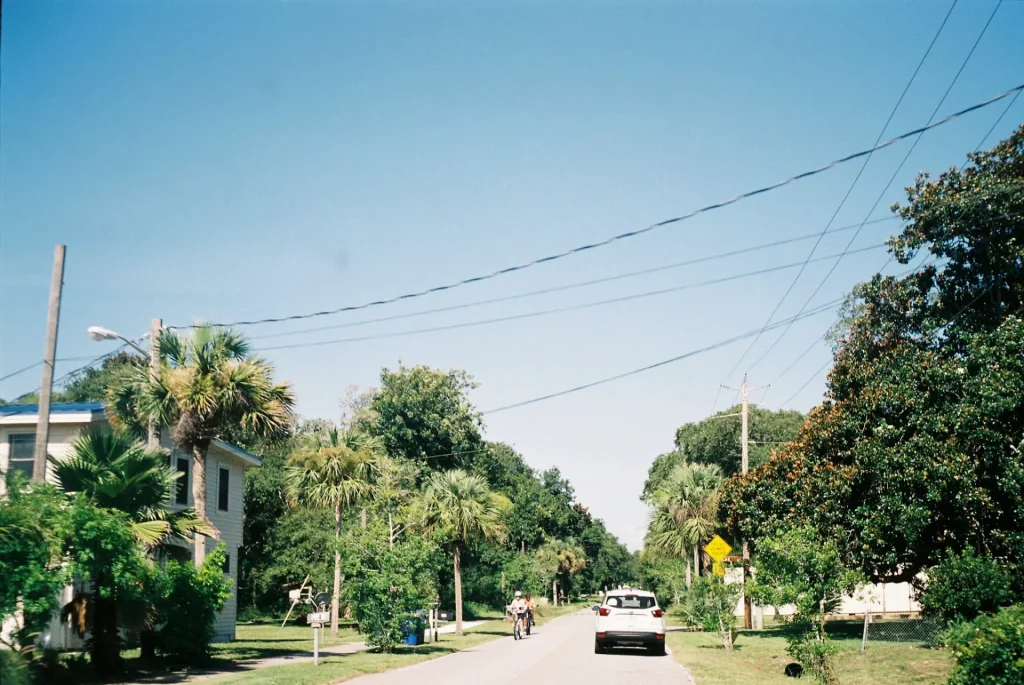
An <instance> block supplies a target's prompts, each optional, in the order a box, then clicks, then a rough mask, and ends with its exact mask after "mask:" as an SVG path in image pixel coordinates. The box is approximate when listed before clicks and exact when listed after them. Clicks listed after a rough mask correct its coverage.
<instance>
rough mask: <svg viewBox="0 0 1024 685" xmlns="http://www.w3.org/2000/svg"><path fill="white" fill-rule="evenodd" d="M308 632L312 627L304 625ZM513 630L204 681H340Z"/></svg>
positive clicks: (568, 609) (486, 629)
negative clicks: (385, 652)
mask: <svg viewBox="0 0 1024 685" xmlns="http://www.w3.org/2000/svg"><path fill="white" fill-rule="evenodd" d="M582 608H583V605H582V604H572V605H568V606H560V607H558V608H555V607H543V608H542V609H541V610H540V611H538V615H537V624H538V625H543V624H544V623H546V622H548V621H550V620H552V619H554V618H558V617H559V616H565V615H566V614H570V613H572V612H574V611H579V610H580V609H582ZM303 630H305V631H306V632H307V633H308V632H309V628H304V629H303ZM511 632H512V628H511V624H510V623H509V622H507V621H504V620H501V619H494V620H489V621H487V622H485V623H484V624H482V625H480V626H477V627H476V628H473V629H471V630H467V631H466V634H465V635H463V636H462V637H456V636H454V635H441V636H440V637H441V639H440V641H439V642H437V643H436V644H426V645H422V646H420V647H401V648H399V649H397V650H396V651H395V652H394V653H393V654H374V653H370V652H358V653H356V654H344V655H330V656H326V657H324V658H321V659H320V665H319V666H314V665H313V664H312V663H302V664H294V665H291V664H288V665H281V666H268V667H266V668H260V669H258V670H249V671H244V668H245V666H244V664H243V665H238V664H236V665H235V666H236V668H239V672H237V673H230V674H225V675H223V676H220V677H217V678H213V679H211V680H204V681H203V682H204V683H211V685H212V684H214V683H247V684H248V685H257V684H259V685H278V684H283V683H297V684H299V685H316V684H320V683H336V682H340V681H343V680H348V679H350V678H355V677H357V676H361V675H366V674H369V673H380V672H382V671H388V670H391V669H393V668H401V667H404V666H411V665H413V664H417V663H419V662H422V661H428V660H430V659H436V658H438V657H442V656H445V655H448V654H453V653H455V652H458V651H460V650H463V649H468V648H470V647H475V646H476V645H479V644H483V643H484V642H490V641H491V640H496V639H498V638H501V637H508V636H509V635H510V634H511ZM238 634H239V642H242V641H243V640H245V641H250V642H251V641H253V638H252V637H251V635H249V634H248V631H243V630H242V626H239V630H238ZM306 637H307V644H306V645H305V646H304V647H302V648H301V649H302V650H303V651H308V650H309V649H310V648H311V644H310V643H311V638H310V636H309V635H307V636H306ZM232 644H237V643H232Z"/></svg>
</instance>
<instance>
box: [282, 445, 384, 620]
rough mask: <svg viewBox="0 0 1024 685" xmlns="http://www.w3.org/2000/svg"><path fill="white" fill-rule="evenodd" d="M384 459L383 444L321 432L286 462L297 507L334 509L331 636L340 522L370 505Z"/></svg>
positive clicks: (337, 586) (338, 580)
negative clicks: (349, 511)
mask: <svg viewBox="0 0 1024 685" xmlns="http://www.w3.org/2000/svg"><path fill="white" fill-rule="evenodd" d="M381 458H382V450H381V447H380V442H379V441H378V440H377V439H376V438H371V437H368V436H366V435H364V434H362V433H358V432H355V431H347V432H344V433H342V432H341V431H339V430H338V429H337V428H334V427H331V428H328V429H326V430H317V431H315V432H313V433H312V434H310V435H309V436H307V438H306V440H305V444H303V445H302V446H301V447H300V448H299V449H298V450H296V451H295V452H294V453H293V454H292V455H291V457H290V458H289V460H288V468H287V470H286V471H285V484H286V487H287V490H288V496H289V498H290V499H291V500H292V502H294V503H300V504H305V505H307V506H311V507H319V508H329V509H333V510H334V543H335V546H334V588H333V592H332V594H331V634H332V635H337V634H338V605H339V599H340V596H341V548H340V542H341V520H342V515H343V513H344V510H345V509H346V508H347V507H351V506H354V505H356V504H359V503H360V502H365V501H367V500H368V499H369V498H370V497H371V496H372V494H373V489H374V486H373V483H374V478H375V476H376V473H377V471H378V469H379V465H380V461H381Z"/></svg>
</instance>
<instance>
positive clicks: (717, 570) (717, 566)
mask: <svg viewBox="0 0 1024 685" xmlns="http://www.w3.org/2000/svg"><path fill="white" fill-rule="evenodd" d="M711 571H712V572H713V573H714V574H715V575H716V576H724V575H725V564H724V563H722V562H721V561H716V562H715V563H714V564H712V565H711Z"/></svg>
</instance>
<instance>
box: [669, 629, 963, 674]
mask: <svg viewBox="0 0 1024 685" xmlns="http://www.w3.org/2000/svg"><path fill="white" fill-rule="evenodd" d="M846 628H850V629H846ZM785 631H786V629H785V628H783V627H772V628H766V629H764V630H758V631H744V632H741V633H740V634H739V637H738V638H737V639H736V645H735V647H734V650H733V652H732V653H731V654H730V653H727V652H726V651H725V650H724V649H723V648H722V642H721V640H719V639H718V636H717V635H715V634H711V633H692V632H691V633H687V632H670V633H669V634H668V637H667V640H668V645H669V647H671V648H672V653H673V655H674V656H675V659H676V661H678V662H679V663H681V664H683V665H684V666H686V667H687V668H688V669H689V670H690V672H691V673H692V674H693V677H694V679H695V680H696V681H697V685H726V684H727V683H728V684H729V685H791V684H792V683H793V682H794V681H793V679H792V678H787V677H786V676H785V674H784V673H783V669H785V667H786V664H789V663H792V661H793V659H792V658H791V657H790V656H789V655H788V654H786V639H785ZM832 637H833V639H834V640H835V642H836V644H837V645H838V647H839V650H840V651H839V656H838V666H839V669H838V670H839V677H840V680H841V681H842V683H843V685H874V683H912V684H916V685H926V684H929V685H932V684H934V685H937V684H939V683H945V682H946V679H947V678H948V676H949V673H950V670H951V666H952V665H951V661H950V658H949V654H948V653H947V652H945V651H943V650H939V649H930V648H928V647H925V646H924V645H921V644H919V643H908V644H895V643H879V642H869V643H868V648H867V651H865V652H861V651H860V636H859V635H858V634H857V631H856V630H854V629H852V627H850V626H842V625H837V626H835V627H834V630H833V633H832Z"/></svg>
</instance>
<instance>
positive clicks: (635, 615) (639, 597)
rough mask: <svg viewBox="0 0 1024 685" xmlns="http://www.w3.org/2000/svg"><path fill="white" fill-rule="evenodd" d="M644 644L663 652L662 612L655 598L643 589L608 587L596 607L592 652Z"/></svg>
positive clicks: (654, 651) (663, 623)
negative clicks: (606, 592)
mask: <svg viewBox="0 0 1024 685" xmlns="http://www.w3.org/2000/svg"><path fill="white" fill-rule="evenodd" d="M614 646H621V647H646V648H647V649H648V650H649V651H651V652H653V653H654V654H658V655H664V654H665V612H663V611H662V610H661V609H660V608H659V607H658V600H657V598H655V596H654V594H653V593H651V592H646V591H644V590H611V591H609V592H608V594H607V595H605V598H604V601H603V602H601V604H600V605H599V606H598V607H597V629H596V634H595V636H594V652H595V653H597V654H603V653H604V652H605V651H606V650H608V649H609V648H610V647H614Z"/></svg>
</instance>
